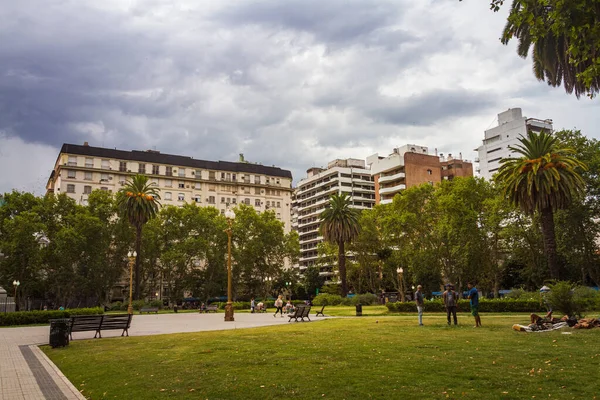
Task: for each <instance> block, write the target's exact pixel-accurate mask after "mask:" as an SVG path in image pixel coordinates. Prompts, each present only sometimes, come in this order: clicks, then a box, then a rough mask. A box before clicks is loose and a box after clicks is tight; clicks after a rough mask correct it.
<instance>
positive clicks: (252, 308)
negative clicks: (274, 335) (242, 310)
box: [250, 297, 256, 314]
mask: <svg viewBox="0 0 600 400" xmlns="http://www.w3.org/2000/svg"><path fill="white" fill-rule="evenodd" d="M255 308H256V302H255V301H254V297H253V298H252V299H251V300H250V312H251V313H252V314H254V309H255Z"/></svg>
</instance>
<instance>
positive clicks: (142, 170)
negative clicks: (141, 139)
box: [138, 163, 146, 174]
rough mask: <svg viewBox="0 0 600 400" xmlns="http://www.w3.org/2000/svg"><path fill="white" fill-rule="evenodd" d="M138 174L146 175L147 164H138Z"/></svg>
mask: <svg viewBox="0 0 600 400" xmlns="http://www.w3.org/2000/svg"><path fill="white" fill-rule="evenodd" d="M138 173H139V174H145V173H146V164H143V163H142V164H138Z"/></svg>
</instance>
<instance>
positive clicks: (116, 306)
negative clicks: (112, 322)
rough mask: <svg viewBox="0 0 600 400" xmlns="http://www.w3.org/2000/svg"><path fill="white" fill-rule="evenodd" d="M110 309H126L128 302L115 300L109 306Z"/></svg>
mask: <svg viewBox="0 0 600 400" xmlns="http://www.w3.org/2000/svg"><path fill="white" fill-rule="evenodd" d="M109 309H110V311H126V310H127V304H124V303H121V302H120V301H115V302H114V303H112V304H111V305H110V306H109Z"/></svg>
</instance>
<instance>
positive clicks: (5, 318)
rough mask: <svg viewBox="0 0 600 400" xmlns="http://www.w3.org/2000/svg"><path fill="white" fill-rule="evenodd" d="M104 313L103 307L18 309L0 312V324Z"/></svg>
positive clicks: (17, 323) (35, 322)
mask: <svg viewBox="0 0 600 400" xmlns="http://www.w3.org/2000/svg"><path fill="white" fill-rule="evenodd" d="M96 314H104V309H103V308H101V307H96V308H72V309H67V310H64V311H58V310H50V311H18V312H13V313H5V314H0V326H14V325H33V324H47V323H49V322H50V320H51V319H59V318H69V317H70V316H72V315H96Z"/></svg>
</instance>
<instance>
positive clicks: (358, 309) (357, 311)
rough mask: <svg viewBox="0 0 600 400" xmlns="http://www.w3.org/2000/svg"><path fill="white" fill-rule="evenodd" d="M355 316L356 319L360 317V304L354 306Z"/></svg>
mask: <svg viewBox="0 0 600 400" xmlns="http://www.w3.org/2000/svg"><path fill="white" fill-rule="evenodd" d="M356 316H357V317H360V316H362V304H357V305H356Z"/></svg>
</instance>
